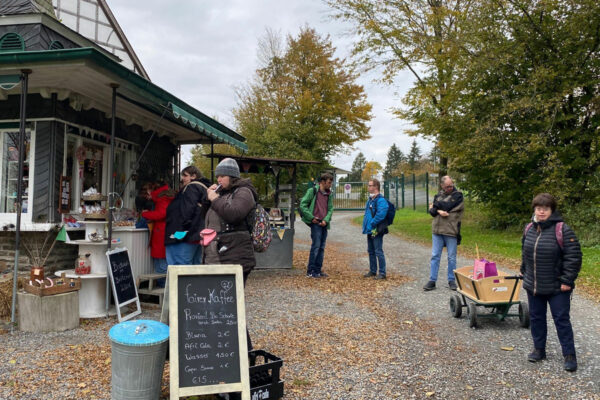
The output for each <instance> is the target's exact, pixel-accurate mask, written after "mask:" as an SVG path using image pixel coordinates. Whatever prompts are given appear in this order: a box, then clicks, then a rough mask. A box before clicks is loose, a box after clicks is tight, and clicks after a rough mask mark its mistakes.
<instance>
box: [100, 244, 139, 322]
mask: <svg viewBox="0 0 600 400" xmlns="http://www.w3.org/2000/svg"><path fill="white" fill-rule="evenodd" d="M106 258H108V274H109V276H110V282H111V283H112V289H113V295H114V296H115V305H116V308H117V317H118V319H119V322H121V321H127V320H128V319H130V318H133V317H135V316H136V315H139V314H141V313H142V309H141V308H140V299H139V297H138V292H137V287H136V286H135V277H134V276H133V271H132V270H131V262H130V261H129V253H128V252H127V248H125V247H123V248H117V249H114V250H110V251H107V252H106ZM133 302H135V305H136V310H135V311H133V312H132V313H129V314H127V315H125V316H122V315H121V307H123V306H126V305H128V304H130V303H133Z"/></svg>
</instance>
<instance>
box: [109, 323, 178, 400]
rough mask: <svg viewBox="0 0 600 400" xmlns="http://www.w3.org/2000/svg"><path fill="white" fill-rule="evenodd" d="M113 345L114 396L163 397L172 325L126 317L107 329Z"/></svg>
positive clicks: (116, 399) (132, 399) (117, 399)
mask: <svg viewBox="0 0 600 400" xmlns="http://www.w3.org/2000/svg"><path fill="white" fill-rule="evenodd" d="M108 336H109V337H110V340H111V342H112V343H111V347H112V389H111V398H112V399H113V400H157V399H158V398H159V397H160V387H161V383H162V375H163V369H164V366H165V357H166V353H167V348H168V346H169V327H168V326H167V325H165V324H163V323H161V322H158V321H151V320H137V321H125V322H121V323H120V324H117V325H115V326H113V327H112V328H111V329H110V331H109V332H108Z"/></svg>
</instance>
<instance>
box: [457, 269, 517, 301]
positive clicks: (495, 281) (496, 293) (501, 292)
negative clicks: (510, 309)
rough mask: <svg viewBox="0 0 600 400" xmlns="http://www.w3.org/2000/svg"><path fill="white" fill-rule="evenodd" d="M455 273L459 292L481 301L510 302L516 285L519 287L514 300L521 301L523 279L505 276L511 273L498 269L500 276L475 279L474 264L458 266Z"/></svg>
mask: <svg viewBox="0 0 600 400" xmlns="http://www.w3.org/2000/svg"><path fill="white" fill-rule="evenodd" d="M454 274H455V276H456V280H457V282H458V291H459V293H462V294H464V295H465V296H467V297H469V298H471V299H472V300H476V301H477V302H479V303H508V302H509V301H510V295H511V293H512V291H513V288H514V287H515V285H517V288H516V290H515V293H514V295H513V297H512V301H513V302H517V301H519V292H520V290H521V280H518V279H505V278H504V277H506V276H512V275H511V274H508V273H506V272H503V271H500V270H498V276H490V277H489V278H483V279H477V280H474V279H473V267H472V266H468V267H462V268H457V269H456V270H455V271H454Z"/></svg>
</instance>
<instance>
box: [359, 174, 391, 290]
mask: <svg viewBox="0 0 600 400" xmlns="http://www.w3.org/2000/svg"><path fill="white" fill-rule="evenodd" d="M368 190H369V200H367V205H366V207H365V217H364V219H363V229H362V233H363V234H366V235H367V250H368V252H369V272H367V273H366V274H365V275H364V277H365V278H370V277H372V276H374V277H375V279H385V276H386V274H385V255H384V254H383V235H384V234H385V233H387V227H385V226H380V229H377V225H379V224H380V223H382V222H383V221H384V219H385V216H386V215H387V211H388V202H387V200H386V199H385V198H384V197H383V196H382V195H381V193H379V192H380V190H381V183H380V182H379V180H377V179H371V180H370V181H369V186H368ZM377 262H379V274H377Z"/></svg>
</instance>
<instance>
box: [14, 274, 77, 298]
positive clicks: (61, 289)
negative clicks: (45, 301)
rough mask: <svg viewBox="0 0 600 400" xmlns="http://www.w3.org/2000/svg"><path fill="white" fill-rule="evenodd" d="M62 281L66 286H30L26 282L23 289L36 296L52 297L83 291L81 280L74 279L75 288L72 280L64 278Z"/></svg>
mask: <svg viewBox="0 0 600 400" xmlns="http://www.w3.org/2000/svg"><path fill="white" fill-rule="evenodd" d="M61 279H63V280H64V282H65V284H64V285H56V284H55V285H54V286H52V287H42V286H34V285H30V284H29V282H24V283H23V289H25V291H26V292H27V293H31V294H35V295H37V296H51V295H53V294H61V293H68V292H74V291H76V290H79V289H81V278H74V279H73V286H71V285H70V283H71V278H64V277H63V278H61ZM56 280H58V279H56Z"/></svg>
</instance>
